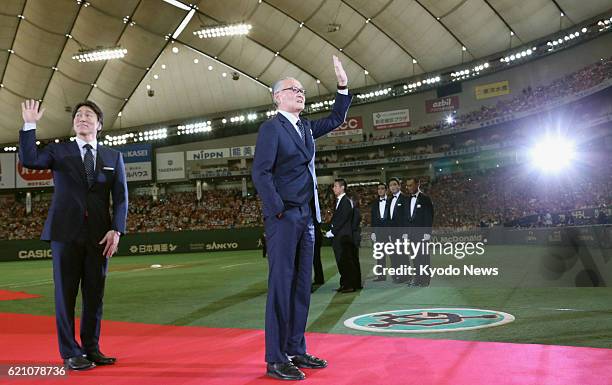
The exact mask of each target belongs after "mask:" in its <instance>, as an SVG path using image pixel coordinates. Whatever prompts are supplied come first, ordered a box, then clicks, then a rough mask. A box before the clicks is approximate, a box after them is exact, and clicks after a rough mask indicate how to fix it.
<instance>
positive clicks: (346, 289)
mask: <svg viewBox="0 0 612 385" xmlns="http://www.w3.org/2000/svg"><path fill="white" fill-rule="evenodd" d="M356 291H357V290H355V289H353V288H352V287H345V288H344V289H342V290H340V293H354V292H356Z"/></svg>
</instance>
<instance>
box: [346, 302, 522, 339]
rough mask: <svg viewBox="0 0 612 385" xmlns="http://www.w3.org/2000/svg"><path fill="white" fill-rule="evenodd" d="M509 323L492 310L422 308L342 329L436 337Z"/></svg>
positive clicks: (370, 317)
mask: <svg viewBox="0 0 612 385" xmlns="http://www.w3.org/2000/svg"><path fill="white" fill-rule="evenodd" d="M512 321H514V316H513V315H512V314H508V313H503V312H500V311H495V310H482V309H463V308H423V309H407V310H391V311H384V312H378V313H371V314H364V315H359V316H357V317H353V318H349V319H347V320H346V321H344V326H346V327H349V328H351V329H357V330H365V331H369V332H377V333H439V332H452V331H460V330H472V329H482V328H488V327H491V326H499V325H503V324H507V323H509V322H512Z"/></svg>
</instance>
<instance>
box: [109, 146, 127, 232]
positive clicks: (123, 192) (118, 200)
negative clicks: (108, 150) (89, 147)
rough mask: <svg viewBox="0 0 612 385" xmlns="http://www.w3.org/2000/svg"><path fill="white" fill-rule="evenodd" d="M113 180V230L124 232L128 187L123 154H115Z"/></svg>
mask: <svg viewBox="0 0 612 385" xmlns="http://www.w3.org/2000/svg"><path fill="white" fill-rule="evenodd" d="M115 170H116V171H115V182H114V183H113V187H112V192H111V193H112V195H113V230H116V231H119V232H120V233H121V234H125V229H126V221H127V211H128V189H127V180H126V178H125V165H124V164H123V155H122V154H121V153H119V154H118V156H117V163H116V164H115Z"/></svg>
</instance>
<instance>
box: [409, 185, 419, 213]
mask: <svg viewBox="0 0 612 385" xmlns="http://www.w3.org/2000/svg"><path fill="white" fill-rule="evenodd" d="M420 193H421V190H418V191H417V192H416V194H414V197H412V196H410V216H413V215H414V208H415V207H416V202H417V199H418V198H419V194H420Z"/></svg>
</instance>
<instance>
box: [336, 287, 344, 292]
mask: <svg viewBox="0 0 612 385" xmlns="http://www.w3.org/2000/svg"><path fill="white" fill-rule="evenodd" d="M342 290H344V286H340V287H338V288H335V289H334V291H342Z"/></svg>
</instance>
